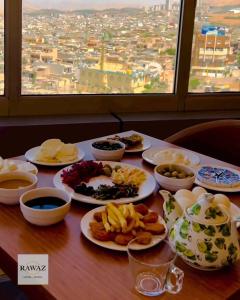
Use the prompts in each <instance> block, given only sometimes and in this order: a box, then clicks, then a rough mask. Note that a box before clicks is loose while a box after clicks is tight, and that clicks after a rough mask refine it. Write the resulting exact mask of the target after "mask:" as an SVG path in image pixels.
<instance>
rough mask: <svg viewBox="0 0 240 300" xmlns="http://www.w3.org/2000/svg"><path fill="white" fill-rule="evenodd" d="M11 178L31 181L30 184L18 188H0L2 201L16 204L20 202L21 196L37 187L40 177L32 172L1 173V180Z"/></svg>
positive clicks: (0, 199)
mask: <svg viewBox="0 0 240 300" xmlns="http://www.w3.org/2000/svg"><path fill="white" fill-rule="evenodd" d="M9 179H22V180H27V181H29V182H30V184H29V185H27V186H24V187H19V188H17V189H6V188H0V203H4V204H9V205H14V204H18V203H19V199H20V196H21V195H22V194H23V193H25V192H26V191H29V190H31V189H33V188H35V187H36V185H37V181H38V178H37V176H36V175H34V174H32V173H30V172H21V171H10V172H4V173H1V174H0V182H2V181H6V180H9Z"/></svg>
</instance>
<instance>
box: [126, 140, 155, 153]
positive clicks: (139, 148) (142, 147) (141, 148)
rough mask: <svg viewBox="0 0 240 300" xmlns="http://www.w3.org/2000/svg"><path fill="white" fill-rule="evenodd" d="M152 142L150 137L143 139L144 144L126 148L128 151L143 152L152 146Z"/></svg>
mask: <svg viewBox="0 0 240 300" xmlns="http://www.w3.org/2000/svg"><path fill="white" fill-rule="evenodd" d="M151 145H152V144H151V142H150V141H149V140H148V139H145V138H144V139H143V141H142V144H141V145H139V146H135V147H133V148H130V149H125V152H126V153H137V152H143V151H145V150H147V149H149V148H150V147H151Z"/></svg>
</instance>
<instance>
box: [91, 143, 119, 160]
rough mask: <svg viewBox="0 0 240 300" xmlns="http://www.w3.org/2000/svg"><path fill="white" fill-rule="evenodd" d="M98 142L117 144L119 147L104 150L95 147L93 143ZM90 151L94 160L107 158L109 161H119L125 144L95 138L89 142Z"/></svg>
mask: <svg viewBox="0 0 240 300" xmlns="http://www.w3.org/2000/svg"><path fill="white" fill-rule="evenodd" d="M96 144H97V145H99V144H109V145H117V146H118V147H119V148H118V149H114V150H112V149H111V150H104V149H100V148H96V146H95V145H96ZM91 151H92V154H93V156H94V157H95V159H96V160H109V161H120V160H121V159H122V157H123V154H124V151H125V144H124V143H122V142H119V141H114V140H110V139H108V140H106V139H100V140H96V141H95V142H93V143H92V144H91Z"/></svg>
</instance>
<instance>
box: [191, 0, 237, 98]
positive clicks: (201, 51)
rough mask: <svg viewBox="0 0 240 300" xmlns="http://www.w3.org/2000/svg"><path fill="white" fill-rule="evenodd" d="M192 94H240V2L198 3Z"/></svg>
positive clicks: (207, 0)
mask: <svg viewBox="0 0 240 300" xmlns="http://www.w3.org/2000/svg"><path fill="white" fill-rule="evenodd" d="M233 2H234V3H235V4H236V5H232V4H234V3H233ZM230 4H231V5H230ZM189 91H190V92H196V93H205V92H208V93H209V92H211V93H212V92H228V91H240V2H238V1H227V0H225V1H212V0H205V1H200V0H199V1H198V5H197V9H196V16H195V27H194V42H193V50H192V61H191V76H190V80H189Z"/></svg>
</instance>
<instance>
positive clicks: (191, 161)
mask: <svg viewBox="0 0 240 300" xmlns="http://www.w3.org/2000/svg"><path fill="white" fill-rule="evenodd" d="M142 158H143V159H144V160H145V161H147V162H148V163H150V164H153V165H155V166H156V165H159V164H161V163H176V164H186V165H188V166H192V167H195V166H197V165H198V164H199V163H200V158H199V156H197V155H196V154H195V153H193V152H191V151H188V150H183V149H177V148H163V147H152V148H150V149H148V150H146V151H144V152H143V154H142Z"/></svg>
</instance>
